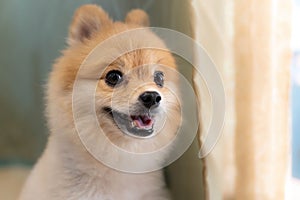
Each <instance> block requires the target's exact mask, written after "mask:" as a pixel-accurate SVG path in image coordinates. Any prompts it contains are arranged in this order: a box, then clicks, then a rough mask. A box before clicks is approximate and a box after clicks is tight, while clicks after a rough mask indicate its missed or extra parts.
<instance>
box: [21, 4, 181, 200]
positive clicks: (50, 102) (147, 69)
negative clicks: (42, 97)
mask: <svg viewBox="0 0 300 200" xmlns="http://www.w3.org/2000/svg"><path fill="white" fill-rule="evenodd" d="M147 26H149V19H148V15H147V14H146V13H145V12H144V11H142V10H139V9H135V10H132V11H130V12H129V13H128V14H127V16H126V18H125V21H124V22H118V21H116V22H114V21H113V20H112V19H111V18H110V17H109V16H108V14H107V13H106V12H105V11H104V10H103V9H102V8H101V7H99V6H97V5H84V6H81V7H80V8H79V9H78V10H77V11H76V12H75V14H74V17H73V21H72V23H71V25H70V28H69V36H68V39H67V43H68V46H67V48H66V49H65V50H64V51H63V52H62V56H61V57H60V58H58V59H57V60H56V62H55V64H54V66H53V70H52V72H51V73H50V77H49V81H48V84H47V92H46V117H47V120H48V126H49V129H50V134H49V138H48V142H47V146H46V148H45V150H44V152H43V154H42V156H41V157H40V159H39V160H38V162H37V164H36V165H35V166H34V168H33V170H32V171H31V173H30V175H29V177H28V179H27V181H26V183H25V185H24V187H23V190H22V192H21V195H20V198H19V199H20V200H35V199H36V200H48V199H51V200H53V199H69V200H71V199H74V200H75V199H76V200H78V199H89V200H93V199H95V200H96V199H97V200H99V199H103V200H104V199H105V200H120V199H122V200H141V199H144V200H146V199H154V200H163V199H170V194H169V192H168V190H167V187H166V184H165V181H164V176H163V172H162V170H160V169H158V170H148V171H147V170H146V171H144V172H143V173H132V171H131V172H129V171H130V170H126V169H125V170H124V169H120V170H118V169H116V167H115V168H112V167H111V166H109V165H107V164H106V163H105V162H101V160H100V161H99V159H97V156H99V157H100V158H107V159H111V160H114V162H115V163H117V164H116V166H118V165H121V164H122V163H121V161H120V163H118V162H119V157H118V154H117V153H115V152H112V151H108V150H107V149H105V150H103V145H106V144H103V142H102V139H103V137H102V139H99V137H100V135H101V133H100V132H99V130H102V133H103V135H104V136H105V138H106V139H107V141H109V143H110V144H112V145H113V146H115V147H117V149H122V150H124V151H125V152H127V153H128V152H129V153H134V154H146V153H148V152H154V151H156V150H157V149H160V148H163V147H164V146H165V145H167V144H169V143H170V142H171V141H172V140H173V139H174V137H175V136H176V130H177V129H178V127H179V126H180V120H181V117H180V101H179V100H178V99H176V95H178V94H174V91H173V92H172V91H170V90H169V89H168V88H167V87H166V85H167V84H168V83H170V84H171V85H174V86H175V87H174V88H177V87H178V84H179V83H178V77H177V75H176V73H174V71H175V72H176V61H175V59H174V57H173V56H172V54H171V53H170V52H169V51H166V50H162V49H158V48H157V49H151V48H146V49H143V48H142V49H135V50H132V51H128V52H126V53H124V54H122V55H120V56H119V57H117V58H116V59H114V60H113V61H112V62H111V63H106V65H102V64H99V65H98V64H96V62H95V63H93V62H90V63H89V60H88V59H86V58H87V57H88V56H89V55H90V53H91V52H93V49H95V48H96V47H97V45H98V44H100V43H102V42H105V41H106V40H107V39H109V38H111V37H114V36H116V35H118V34H122V33H124V32H126V31H127V32H128V31H130V30H135V29H139V28H142V27H147ZM123 42H124V43H122V42H121V43H119V42H115V43H112V44H111V45H110V46H108V48H107V49H100V51H101V52H102V53H103V52H104V54H105V52H108V53H107V54H109V52H110V51H111V52H113V51H114V49H123V50H124V49H127V48H129V46H131V47H132V46H136V47H139V45H141V44H146V45H148V44H149V45H150V46H151V44H154V43H155V44H156V45H157V46H159V47H161V48H165V49H166V45H165V44H164V42H163V41H162V40H161V39H160V38H159V37H158V36H157V35H155V34H154V33H153V32H151V31H150V30H148V31H145V32H144V38H143V39H141V38H138V37H134V36H132V37H130V38H127V39H126V40H125V41H123ZM110 47H112V48H111V49H112V50H111V49H110ZM109 49H110V50H109ZM98 57H99V59H100V60H101V59H102V58H103V56H102V57H101V56H100V55H99V56H98ZM98 57H97V56H96V57H95V58H96V60H97V59H98ZM108 57H109V56H108ZM82 63H86V65H85V70H83V71H84V72H83V74H81V75H78V73H79V71H80V66H82ZM100 63H101V62H100ZM100 68H101V69H102V73H101V74H100V75H99V77H98V79H96V78H95V77H96V76H95V70H97V69H100ZM80 80H81V81H80ZM89 80H96V81H95V83H96V89H95V90H94V93H95V96H94V103H95V106H94V108H95V114H96V121H97V122H98V123H99V124H98V125H99V127H100V128H99V127H98V128H95V127H94V126H93V125H91V124H92V122H91V121H89V120H85V121H84V120H82V119H84V118H85V117H90V115H91V114H90V113H89V112H85V110H84V109H79V110H78V112H77V113H76V115H74V110H75V109H74V101H75V100H74V90H75V89H76V88H75V85H76V84H77V85H78V86H79V88H81V87H83V88H84V87H85V84H87V82H88V81H89ZM76 81H77V82H76ZM78 91H79V92H78V93H77V94H79V95H77V96H76V98H77V100H76V101H75V103H76V104H77V106H79V108H81V107H84V105H86V104H88V103H87V99H90V98H86V97H87V96H86V95H85V92H86V91H88V90H78ZM175 93H176V92H175ZM76 117H78V118H77V119H75V118H76ZM161 122H163V123H161ZM76 123H78V124H80V125H82V126H83V127H86V128H84V129H83V130H82V131H83V132H84V134H86V136H87V137H88V139H87V140H86V141H88V142H89V143H88V144H90V143H92V144H91V146H92V147H95V148H94V149H92V150H93V152H91V149H89V148H87V147H86V146H85V145H86V144H85V143H84V142H82V140H83V138H81V137H83V136H82V135H81V136H80V135H79V134H78V128H77V127H76ZM93 154H94V155H93ZM167 156H168V153H162V154H156V156H155V157H149V158H148V160H147V161H146V162H145V163H142V164H143V166H145V167H147V166H148V164H149V165H150V163H151V162H153V161H154V162H157V163H163V161H164V160H165V159H166V157H167ZM131 161H132V160H131ZM148 161H149V163H148ZM138 164H141V163H138V162H136V163H134V161H133V164H132V165H129V166H132V167H133V168H134V167H135V166H136V165H138ZM162 167H163V166H162Z"/></svg>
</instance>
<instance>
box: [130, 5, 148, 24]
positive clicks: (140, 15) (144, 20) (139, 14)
mask: <svg viewBox="0 0 300 200" xmlns="http://www.w3.org/2000/svg"><path fill="white" fill-rule="evenodd" d="M125 23H127V24H136V25H139V26H149V24H150V22H149V17H148V15H147V13H145V11H143V10H140V9H134V10H131V11H130V12H129V13H128V14H127V16H126V18H125Z"/></svg>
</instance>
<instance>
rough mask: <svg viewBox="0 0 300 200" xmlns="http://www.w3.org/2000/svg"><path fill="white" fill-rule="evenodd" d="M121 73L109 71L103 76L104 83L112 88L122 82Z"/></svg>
mask: <svg viewBox="0 0 300 200" xmlns="http://www.w3.org/2000/svg"><path fill="white" fill-rule="evenodd" d="M122 76H123V74H122V72H120V71H118V70H112V71H109V72H108V73H107V74H106V76H105V82H106V84H107V85H109V86H112V87H114V86H115V85H117V84H118V83H120V82H121V81H122Z"/></svg>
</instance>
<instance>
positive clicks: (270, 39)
mask: <svg viewBox="0 0 300 200" xmlns="http://www.w3.org/2000/svg"><path fill="white" fill-rule="evenodd" d="M86 3H96V4H99V5H101V6H102V7H103V8H104V10H106V11H107V12H108V13H109V14H110V16H111V17H112V18H113V19H114V20H123V19H124V16H125V15H126V13H127V12H128V11H129V10H131V9H133V8H141V9H144V10H145V11H146V12H147V13H148V14H149V16H150V21H151V26H154V27H165V28H170V29H174V30H177V31H180V32H183V33H185V34H187V35H189V36H190V37H192V38H194V39H195V40H196V41H197V42H199V43H201V44H202V45H203V47H204V48H205V49H206V50H207V52H208V54H209V55H210V57H211V58H212V60H213V61H214V62H215V64H216V66H217V67H218V70H219V72H220V74H221V76H222V78H223V82H224V88H225V92H226V103H227V108H226V110H227V113H226V120H225V123H224V131H223V135H222V137H221V139H220V141H219V143H218V144H217V146H216V147H215V149H214V150H213V152H212V153H211V154H210V155H209V156H208V157H207V158H205V159H202V160H200V159H198V158H197V152H198V149H199V147H198V144H197V141H195V142H194V143H193V145H192V146H191V148H190V149H189V150H188V151H187V152H186V153H185V154H184V156H183V157H181V158H180V159H179V160H177V161H176V162H175V163H173V164H172V165H171V166H169V167H168V168H167V169H166V178H167V182H168V185H169V187H170V188H171V191H172V194H173V196H174V199H175V200H183V199H189V200H199V199H204V198H205V196H206V197H210V199H212V200H218V199H228V200H229V199H243V200H244V199H259V200H260V199H272V200H273V199H278V200H282V199H287V200H295V199H300V123H299V122H300V121H299V120H300V26H299V22H300V0H277V1H275V0H269V1H267V0H261V1H259V0H248V1H246V0H241V1H237V0H227V1H226V0H212V1H205V0H187V1H180V0H164V1H160V0H147V1H142V0H122V1H121V0H110V1H108V0H86V1H83V0H73V1H59V0H52V1H38V0H27V1H21V0H0V30H1V31H0V51H1V54H0V91H1V94H0V105H1V112H0V199H3V200H11V199H16V198H17V196H18V193H19V190H20V188H21V186H22V184H23V182H24V180H25V178H26V177H27V175H28V172H29V170H30V168H31V167H32V165H33V164H34V163H35V162H36V160H37V159H38V157H39V156H40V155H41V153H42V151H43V149H44V147H45V144H46V141H47V134H49V132H48V130H47V125H46V120H45V117H44V113H43V112H44V100H43V96H44V85H45V84H46V82H47V77H48V73H49V72H50V71H51V68H52V64H53V62H54V60H55V59H56V58H57V57H58V56H59V55H60V51H61V50H63V49H64V48H65V47H66V43H65V39H66V37H67V34H68V26H69V23H70V21H71V19H72V15H73V12H74V10H75V9H76V8H78V7H79V6H80V5H83V4H86ZM180 66H181V71H182V72H183V73H184V74H185V76H186V77H187V78H188V79H189V80H190V81H192V80H194V82H195V87H196V89H197V90H199V88H201V87H200V86H199V84H197V83H199V82H201V80H200V79H201V77H197V76H196V75H195V76H194V77H192V68H188V67H186V68H185V67H184V65H180ZM199 94H200V96H201V94H202V93H201V91H199ZM200 99H201V102H202V103H201V116H200V117H201V118H204V119H203V120H204V121H205V118H206V116H209V113H207V112H209V111H208V110H209V109H208V108H207V107H209V106H208V104H206V103H205V102H206V99H203V98H202V97H200ZM206 114H207V115H206ZM206 124H207V123H206V122H205V123H204V124H203V125H202V132H201V133H200V138H199V139H200V142H201V141H202V140H203V138H204V136H205V130H206V128H207V127H206Z"/></svg>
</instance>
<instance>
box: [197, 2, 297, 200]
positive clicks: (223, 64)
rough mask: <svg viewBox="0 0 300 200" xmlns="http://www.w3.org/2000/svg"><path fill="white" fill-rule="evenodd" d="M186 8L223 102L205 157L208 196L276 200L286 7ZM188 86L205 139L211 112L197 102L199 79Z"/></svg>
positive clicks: (282, 162)
mask: <svg viewBox="0 0 300 200" xmlns="http://www.w3.org/2000/svg"><path fill="white" fill-rule="evenodd" d="M192 5H193V12H194V13H195V20H196V21H195V27H196V30H195V32H196V34H195V39H196V40H197V41H198V42H200V43H201V44H202V45H203V46H204V48H205V49H206V50H207V51H208V53H209V55H210V56H211V58H212V59H213V60H214V62H215V63H216V65H217V67H218V69H219V71H220V73H221V75H222V78H223V81H224V87H225V92H226V103H227V104H226V105H227V108H226V110H227V113H226V120H225V126H224V130H223V135H222V137H221V139H220V141H219V142H218V144H217V146H216V147H215V148H214V150H213V151H212V152H211V154H210V155H209V156H208V157H206V158H205V159H204V162H205V163H206V179H205V182H206V187H207V197H208V198H209V199H212V200H218V199H242V200H245V199H270V200H271V199H272V200H274V199H278V200H282V199H284V188H285V178H286V172H287V163H288V155H289V152H288V151H289V123H288V118H289V81H290V77H289V68H290V60H291V57H290V48H289V44H290V43H289V42H290V32H291V30H290V22H291V1H290V0H276V1H275V0H260V1H259V0H247V1H246V0H227V1H225V0H212V1H204V0H193V2H192ZM194 81H195V86H196V87H197V88H198V89H199V91H198V93H199V94H200V99H201V116H200V117H202V119H204V123H202V124H203V128H202V132H201V133H202V135H201V136H202V137H201V139H203V134H205V130H206V129H207V124H208V123H206V122H205V116H209V107H210V106H207V105H208V104H209V101H208V100H207V97H206V96H205V95H204V96H201V77H198V76H195V77H194ZM199 85H200V86H199ZM203 116H204V117H203Z"/></svg>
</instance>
